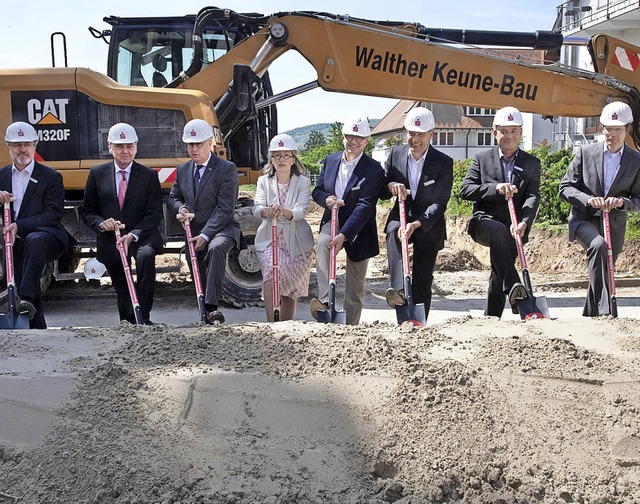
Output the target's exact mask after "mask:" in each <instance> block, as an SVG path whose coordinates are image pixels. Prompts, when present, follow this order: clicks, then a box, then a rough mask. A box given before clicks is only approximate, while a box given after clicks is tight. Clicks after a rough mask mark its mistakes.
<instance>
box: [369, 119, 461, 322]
mask: <svg viewBox="0 0 640 504" xmlns="http://www.w3.org/2000/svg"><path fill="white" fill-rule="evenodd" d="M434 128H435V118H434V117H433V113H432V112H431V111H430V110H429V109H427V108H424V107H415V108H413V109H411V110H410V111H409V112H408V113H407V116H406V117H405V121H404V129H405V133H406V136H407V143H406V144H404V145H398V146H395V147H393V148H392V149H391V152H390V153H389V157H387V162H386V164H385V175H386V177H385V181H384V184H383V186H382V195H381V198H382V199H389V198H391V197H392V196H396V197H397V198H398V200H400V199H402V200H406V211H407V214H408V215H407V229H406V233H407V237H408V239H409V241H410V242H411V243H413V268H412V275H413V278H412V289H411V290H412V293H413V301H414V303H416V304H419V303H424V308H425V315H426V316H428V315H429V307H430V306H431V286H432V284H433V270H434V267H435V263H436V258H437V256H438V251H439V250H442V248H444V241H445V239H446V237H447V230H446V224H445V218H444V212H445V210H446V209H447V203H448V201H449V198H450V197H451V187H452V185H453V159H451V158H450V157H449V156H447V155H446V154H443V153H442V152H440V151H439V150H437V149H435V148H434V147H433V146H432V145H430V144H429V143H430V141H431V137H432V136H433V129H434ZM399 230H400V210H399V203H398V201H396V203H395V205H394V207H393V208H392V209H391V212H389V217H388V219H387V224H386V227H385V231H386V233H387V260H388V261H389V274H390V276H391V287H390V288H389V289H388V290H387V303H388V304H389V306H391V307H392V308H395V307H396V306H398V305H404V304H405V303H406V300H405V292H404V273H403V269H402V250H401V246H400V236H399Z"/></svg>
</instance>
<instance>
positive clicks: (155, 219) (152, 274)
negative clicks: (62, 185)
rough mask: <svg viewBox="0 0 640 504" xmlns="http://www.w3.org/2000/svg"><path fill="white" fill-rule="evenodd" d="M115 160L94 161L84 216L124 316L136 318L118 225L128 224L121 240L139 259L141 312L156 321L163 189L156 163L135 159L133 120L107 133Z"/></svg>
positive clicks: (83, 210) (115, 126) (137, 264)
mask: <svg viewBox="0 0 640 504" xmlns="http://www.w3.org/2000/svg"><path fill="white" fill-rule="evenodd" d="M107 143H108V146H109V152H110V153H111V155H112V156H113V161H110V162H108V163H104V164H101V165H98V166H94V167H93V168H91V170H89V177H88V179H87V185H86V188H85V191H84V201H83V203H82V210H81V214H82V218H83V219H84V222H85V223H86V224H87V226H89V227H90V228H91V229H93V230H94V231H95V233H96V235H97V248H98V250H97V259H98V260H99V261H100V262H101V263H103V264H104V265H105V266H106V268H107V271H108V272H109V275H110V276H111V282H112V283H113V288H114V289H115V291H116V294H117V298H118V313H119V315H120V320H127V321H129V322H131V323H132V324H135V323H136V319H135V315H134V313H133V305H132V303H131V296H130V294H129V288H128V286H127V278H126V276H125V272H124V267H123V265H122V260H121V258H120V252H119V251H118V249H117V247H116V236H115V233H114V231H115V229H116V228H117V227H119V226H120V225H121V224H124V228H123V230H122V236H121V238H120V242H121V243H123V244H124V247H125V251H126V252H127V257H134V258H135V261H136V277H137V282H136V288H137V294H138V301H139V303H140V312H141V314H142V319H143V321H144V323H145V324H147V325H151V324H152V322H151V319H150V313H151V308H152V307H153V292H154V290H155V284H156V255H157V253H158V251H159V250H160V249H161V248H162V235H161V234H160V229H159V225H160V221H161V220H162V189H161V187H160V181H159V179H158V174H157V172H156V171H155V170H153V169H152V168H149V167H147V166H144V165H141V164H140V163H138V162H136V161H134V158H135V156H136V154H137V152H138V135H137V133H136V130H135V129H134V128H133V127H132V126H131V125H129V124H126V123H118V124H114V125H113V126H112V127H111V129H109V134H108V137H107Z"/></svg>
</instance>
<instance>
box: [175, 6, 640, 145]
mask: <svg viewBox="0 0 640 504" xmlns="http://www.w3.org/2000/svg"><path fill="white" fill-rule="evenodd" d="M608 40H610V39H607V38H606V37H605V36H603V35H599V36H597V37H594V39H593V40H592V42H591V44H592V47H597V48H598V49H597V52H598V54H600V55H602V54H605V55H606V58H605V59H604V61H607V64H605V65H601V66H598V67H596V68H597V70H598V71H597V72H589V71H585V70H579V69H575V68H567V67H563V66H560V65H558V64H551V65H546V64H536V63H529V62H527V61H524V60H522V59H517V58H511V59H509V58H506V57H500V56H496V55H492V54H487V52H486V51H484V52H480V51H479V50H477V49H474V48H471V49H470V48H462V47H456V46H453V45H451V44H445V43H441V42H435V41H433V40H431V37H429V36H424V35H422V34H421V33H420V30H419V29H417V28H416V26H415V25H411V24H404V25H403V24H398V25H397V26H386V25H380V24H377V23H375V22H369V21H365V20H350V19H348V18H343V17H338V16H330V15H311V14H308V13H287V14H280V15H275V16H273V17H271V18H270V19H269V20H268V22H267V23H266V25H265V26H264V27H263V28H262V29H261V30H260V31H259V32H257V33H256V34H255V35H253V36H251V37H249V38H247V39H246V40H244V41H243V42H242V43H241V44H239V45H238V46H236V47H235V48H233V49H231V50H230V51H229V52H228V53H227V54H225V55H224V56H223V57H221V58H220V59H219V60H217V61H215V62H214V63H212V64H211V65H209V66H208V67H207V68H205V69H203V70H202V71H201V72H199V73H197V74H196V75H195V76H193V77H192V78H191V79H189V80H187V81H186V82H184V83H183V84H182V87H184V88H189V89H198V90H201V91H204V92H205V93H206V94H207V95H208V96H209V97H210V98H211V100H212V101H213V102H214V103H216V102H218V100H220V99H221V98H222V97H223V96H224V95H225V93H227V91H228V89H229V86H228V85H225V84H223V83H222V82H221V80H220V78H219V76H220V75H221V74H222V75H232V74H233V66H234V65H236V64H245V65H248V66H250V67H251V70H253V72H255V73H256V74H257V75H261V74H262V73H264V72H265V71H266V70H267V69H268V68H269V66H270V65H271V64H272V63H273V61H275V60H276V59H277V58H278V57H279V56H281V55H282V54H283V53H284V52H286V51H288V50H290V49H294V50H296V51H298V52H299V53H300V54H301V55H302V56H303V57H304V58H305V59H306V60H307V61H308V62H309V63H310V64H311V65H312V66H313V68H314V69H315V71H316V74H317V84H318V85H319V86H320V87H321V88H323V89H325V90H327V91H335V92H345V93H353V94H362V95H370V96H381V97H392V98H398V99H411V100H419V101H426V102H435V103H448V104H456V105H469V104H472V105H474V106H478V107H485V108H494V109H495V108H501V107H503V106H505V105H512V106H515V107H517V108H519V109H520V110H521V111H523V112H532V113H538V114H542V115H545V116H566V117H588V116H595V115H598V114H599V113H600V111H601V110H602V107H603V106H604V105H606V104H607V103H609V102H611V101H613V100H623V101H626V102H627V103H629V104H630V105H631V106H632V108H633V110H634V111H635V112H636V114H637V117H640V108H639V107H640V99H639V94H638V87H640V86H639V83H640V77H639V76H638V75H637V74H636V73H631V74H630V73H629V72H622V71H617V70H618V69H619V68H620V67H615V64H613V63H610V61H612V58H613V54H612V44H611V43H610V42H607V41H608ZM614 47H618V46H614ZM625 47H626V48H627V50H635V51H636V55H637V54H638V53H640V49H638V48H634V49H629V47H630V46H629V45H628V44H625ZM613 53H614V54H615V50H614V51H613ZM614 67H615V68H614ZM634 140H635V142H636V144H639V143H640V142H639V140H640V137H639V136H638V135H637V134H635V135H634Z"/></svg>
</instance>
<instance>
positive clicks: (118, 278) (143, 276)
mask: <svg viewBox="0 0 640 504" xmlns="http://www.w3.org/2000/svg"><path fill="white" fill-rule="evenodd" d="M157 253H158V251H157V250H156V249H155V248H154V247H153V246H151V245H149V244H143V245H139V244H138V243H136V242H132V243H131V245H129V254H128V255H129V257H133V258H134V259H135V261H136V281H135V287H136V295H137V296H138V303H139V304H140V314H141V315H142V319H143V320H145V321H147V320H149V317H150V314H151V309H152V308H153V294H154V291H155V286H156V254H157ZM106 267H107V271H108V272H109V276H110V277H111V284H112V285H113V288H114V289H115V291H116V296H117V298H118V315H119V316H120V320H128V321H129V322H131V323H133V324H135V323H136V318H135V315H134V313H133V304H132V302H131V294H130V293H129V286H128V285H127V277H126V275H125V272H124V266H123V265H122V261H118V262H116V263H113V264H110V265H106Z"/></svg>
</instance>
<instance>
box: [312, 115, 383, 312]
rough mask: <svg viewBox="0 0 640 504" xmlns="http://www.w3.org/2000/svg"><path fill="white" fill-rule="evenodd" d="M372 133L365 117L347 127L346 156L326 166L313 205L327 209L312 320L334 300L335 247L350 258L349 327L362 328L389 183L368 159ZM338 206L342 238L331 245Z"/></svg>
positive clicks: (336, 155) (332, 159)
mask: <svg viewBox="0 0 640 504" xmlns="http://www.w3.org/2000/svg"><path fill="white" fill-rule="evenodd" d="M370 136H371V130H370V128H369V123H368V121H367V119H366V118H365V117H356V118H354V119H351V120H349V121H347V122H346V123H344V126H343V127H342V143H343V145H344V151H341V152H336V153H334V154H330V155H329V156H327V158H326V159H325V160H324V164H323V166H322V169H321V170H320V175H319V177H318V182H317V183H316V186H315V188H314V189H313V192H312V197H313V200H314V201H315V202H316V203H318V205H320V206H322V207H324V209H325V211H324V214H323V215H322V220H321V222H320V234H319V235H318V243H317V245H316V270H317V273H318V299H316V298H314V299H312V300H311V303H310V307H311V314H312V315H313V316H314V318H317V312H318V310H326V306H327V302H328V300H329V253H330V247H332V246H333V245H336V250H337V251H340V249H342V248H343V247H344V249H345V251H346V253H347V277H346V285H345V299H344V309H345V311H346V320H347V324H351V325H356V324H358V323H359V322H360V315H361V313H362V302H363V300H364V282H365V277H366V273H367V266H368V264H369V259H370V258H371V257H374V256H376V255H378V253H379V252H380V248H379V245H378V230H377V227H376V204H377V202H378V196H379V195H380V187H381V185H382V181H383V179H384V170H383V169H382V167H381V166H380V164H379V163H378V162H377V161H375V160H374V159H371V158H370V157H369V156H367V155H366V154H365V153H364V149H365V147H366V146H367V142H368V140H369V137H370ZM334 206H337V207H338V208H339V211H338V227H339V233H338V234H337V235H336V237H335V239H334V240H331V209H332V208H333V207H334Z"/></svg>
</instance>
